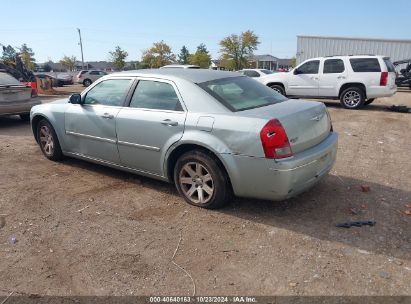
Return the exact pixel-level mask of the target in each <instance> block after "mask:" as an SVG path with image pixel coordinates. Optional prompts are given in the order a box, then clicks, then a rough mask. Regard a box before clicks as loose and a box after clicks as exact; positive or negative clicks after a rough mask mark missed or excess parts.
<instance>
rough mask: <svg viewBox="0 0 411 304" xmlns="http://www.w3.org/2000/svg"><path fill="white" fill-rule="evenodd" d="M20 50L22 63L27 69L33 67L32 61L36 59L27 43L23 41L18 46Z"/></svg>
mask: <svg viewBox="0 0 411 304" xmlns="http://www.w3.org/2000/svg"><path fill="white" fill-rule="evenodd" d="M18 50H19V51H20V54H19V55H20V58H21V61H23V64H24V65H25V66H26V68H27V69H29V70H33V69H34V63H35V62H36V59H34V57H33V56H34V52H33V50H32V49H31V48H29V47H28V46H27V44H25V43H23V44H22V46H21V47H20V48H18Z"/></svg>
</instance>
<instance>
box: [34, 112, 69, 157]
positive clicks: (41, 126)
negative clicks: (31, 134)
mask: <svg viewBox="0 0 411 304" xmlns="http://www.w3.org/2000/svg"><path fill="white" fill-rule="evenodd" d="M37 139H38V143H39V145H40V149H41V152H43V154H44V156H45V157H47V158H48V159H50V160H53V161H59V160H62V159H63V152H62V151H61V147H60V142H59V140H58V138H57V134H56V131H55V130H54V128H53V126H52V125H51V124H50V123H49V122H48V121H47V120H46V119H42V120H41V121H40V122H39V123H38V124H37Z"/></svg>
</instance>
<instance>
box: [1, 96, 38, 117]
mask: <svg viewBox="0 0 411 304" xmlns="http://www.w3.org/2000/svg"><path fill="white" fill-rule="evenodd" d="M39 104H41V100H40V99H38V98H31V99H29V100H27V101H19V102H7V103H0V115H15V114H26V113H30V109H31V108H32V107H34V106H36V105H39Z"/></svg>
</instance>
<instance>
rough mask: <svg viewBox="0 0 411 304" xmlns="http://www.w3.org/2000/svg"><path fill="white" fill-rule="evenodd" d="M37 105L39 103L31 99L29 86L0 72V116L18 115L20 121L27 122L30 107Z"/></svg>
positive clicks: (35, 99)
mask: <svg viewBox="0 0 411 304" xmlns="http://www.w3.org/2000/svg"><path fill="white" fill-rule="evenodd" d="M38 104H40V101H39V100H38V99H37V98H33V97H32V88H31V86H29V85H25V84H22V83H20V82H19V81H18V80H17V79H16V78H14V77H13V76H11V75H9V74H7V73H4V72H0V116H4V115H20V118H21V119H23V120H25V121H28V120H29V119H30V114H29V113H30V109H31V107H32V106H35V105H38Z"/></svg>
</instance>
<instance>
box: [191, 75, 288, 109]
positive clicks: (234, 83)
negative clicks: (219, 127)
mask: <svg viewBox="0 0 411 304" xmlns="http://www.w3.org/2000/svg"><path fill="white" fill-rule="evenodd" d="M198 85H199V86H200V87H201V88H202V89H203V90H205V91H206V92H207V93H209V94H210V95H211V96H213V97H214V98H215V99H217V100H218V101H219V102H221V103H222V104H223V105H224V106H226V107H227V108H228V109H229V110H231V111H233V112H236V111H243V110H249V109H253V108H258V107H264V106H268V105H272V104H276V103H279V102H283V101H285V100H287V98H286V97H284V96H283V95H281V94H279V93H277V92H275V91H274V90H272V89H270V88H269V87H267V86H265V85H263V84H262V83H259V82H257V81H255V80H252V79H250V78H248V77H244V76H240V77H230V78H223V79H216V80H211V81H207V82H203V83H199V84H198Z"/></svg>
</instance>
